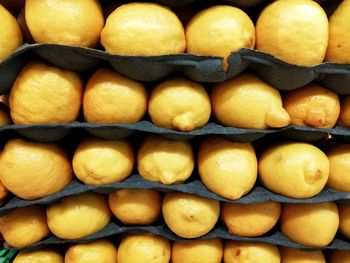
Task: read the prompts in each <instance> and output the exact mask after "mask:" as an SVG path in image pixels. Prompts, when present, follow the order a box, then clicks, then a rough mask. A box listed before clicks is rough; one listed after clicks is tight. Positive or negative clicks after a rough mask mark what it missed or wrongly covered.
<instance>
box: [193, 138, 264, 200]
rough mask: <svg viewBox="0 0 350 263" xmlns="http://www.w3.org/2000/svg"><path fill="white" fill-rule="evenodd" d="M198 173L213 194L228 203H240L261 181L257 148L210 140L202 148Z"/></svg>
mask: <svg viewBox="0 0 350 263" xmlns="http://www.w3.org/2000/svg"><path fill="white" fill-rule="evenodd" d="M198 171H199V175H200V178H201V180H202V182H203V183H204V184H205V186H206V187H207V188H208V189H209V190H210V191H213V192H214V193H216V194H218V195H220V196H222V197H225V198H227V199H231V200H234V199H238V198H240V197H242V196H243V195H245V194H247V193H248V192H249V191H250V190H251V189H252V188H253V186H254V184H255V181H256V178H257V173H258V163H257V159H256V155H255V151H254V148H253V146H252V145H251V144H249V143H238V142H232V141H229V140H226V139H222V138H219V137H212V138H208V139H206V140H205V141H203V142H202V143H201V144H200V147H199V152H198Z"/></svg>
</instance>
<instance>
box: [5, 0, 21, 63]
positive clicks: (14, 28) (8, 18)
mask: <svg viewBox="0 0 350 263" xmlns="http://www.w3.org/2000/svg"><path fill="white" fill-rule="evenodd" d="M22 43H23V38H22V33H21V29H20V28H19V25H18V24H17V21H16V19H15V18H14V17H13V16H12V15H11V13H10V12H9V11H7V10H6V8H5V7H3V6H2V5H1V4H0V62H1V61H2V60H4V59H5V58H6V57H7V56H9V55H11V53H12V52H13V51H14V50H15V49H16V48H17V47H19V46H20V45H22Z"/></svg>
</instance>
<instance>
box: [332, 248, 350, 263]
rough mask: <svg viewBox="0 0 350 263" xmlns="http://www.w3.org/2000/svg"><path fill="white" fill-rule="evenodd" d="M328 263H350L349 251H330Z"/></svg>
mask: <svg viewBox="0 0 350 263" xmlns="http://www.w3.org/2000/svg"><path fill="white" fill-rule="evenodd" d="M329 263H350V250H331V252H330V257H329Z"/></svg>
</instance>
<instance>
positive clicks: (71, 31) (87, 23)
mask: <svg viewBox="0 0 350 263" xmlns="http://www.w3.org/2000/svg"><path fill="white" fill-rule="evenodd" d="M25 18H26V21H27V24H28V28H29V30H30V32H31V34H32V36H33V38H34V40H35V42H39V43H49V44H63V45H70V46H83V47H94V46H96V45H97V43H98V42H99V39H100V33H101V30H102V28H103V26H104V17H103V12H102V8H101V6H100V3H99V1H98V0H84V1H76V0H50V1H42V0H27V1H26V5H25ZM48 25H49V26H48Z"/></svg>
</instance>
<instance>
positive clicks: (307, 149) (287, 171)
mask: <svg viewBox="0 0 350 263" xmlns="http://www.w3.org/2000/svg"><path fill="white" fill-rule="evenodd" d="M329 170H330V167H329V161H328V158H327V156H326V155H325V154H324V153H323V152H322V151H321V150H320V149H318V148H317V147H315V146H313V145H311V144H308V143H302V142H286V143H281V144H279V145H275V146H272V147H270V148H268V149H267V150H265V151H264V152H263V153H262V155H261V156H260V160H259V178H260V181H261V182H262V183H263V185H264V186H265V187H266V188H268V189H269V190H271V191H273V192H275V193H278V194H281V195H285V196H288V197H292V198H309V197H312V196H315V195H317V194H318V193H320V192H321V191H322V189H323V188H324V186H325V185H326V183H327V180H328V176H329Z"/></svg>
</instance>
